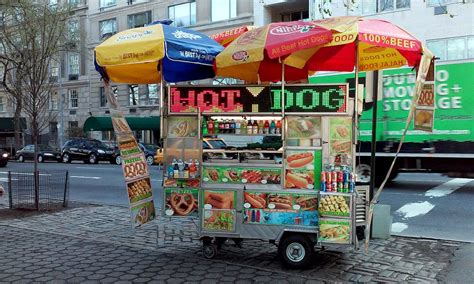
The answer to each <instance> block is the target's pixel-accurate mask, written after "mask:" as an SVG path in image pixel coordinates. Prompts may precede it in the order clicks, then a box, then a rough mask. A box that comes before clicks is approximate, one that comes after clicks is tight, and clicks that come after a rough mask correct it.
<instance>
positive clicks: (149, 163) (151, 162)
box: [146, 156, 155, 166]
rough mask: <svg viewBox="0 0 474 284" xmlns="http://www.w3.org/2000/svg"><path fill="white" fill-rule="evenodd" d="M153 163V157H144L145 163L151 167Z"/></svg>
mask: <svg viewBox="0 0 474 284" xmlns="http://www.w3.org/2000/svg"><path fill="white" fill-rule="evenodd" d="M154 162H155V158H154V157H153V156H148V157H146V163H147V164H148V165H149V166H151V165H153V163H154Z"/></svg>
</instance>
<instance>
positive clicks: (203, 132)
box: [202, 119, 208, 135]
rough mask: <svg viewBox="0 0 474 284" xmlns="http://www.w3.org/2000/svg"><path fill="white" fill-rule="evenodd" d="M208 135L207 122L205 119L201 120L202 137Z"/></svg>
mask: <svg viewBox="0 0 474 284" xmlns="http://www.w3.org/2000/svg"><path fill="white" fill-rule="evenodd" d="M206 134H208V130H207V122H206V120H205V119H203V120H202V135H206Z"/></svg>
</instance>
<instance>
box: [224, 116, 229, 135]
mask: <svg viewBox="0 0 474 284" xmlns="http://www.w3.org/2000/svg"><path fill="white" fill-rule="evenodd" d="M229 129H230V125H229V121H228V120H227V119H226V120H224V133H230V131H229Z"/></svg>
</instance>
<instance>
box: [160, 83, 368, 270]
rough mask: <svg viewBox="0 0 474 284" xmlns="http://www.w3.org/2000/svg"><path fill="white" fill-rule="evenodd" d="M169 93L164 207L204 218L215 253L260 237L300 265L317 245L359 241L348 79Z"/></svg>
mask: <svg viewBox="0 0 474 284" xmlns="http://www.w3.org/2000/svg"><path fill="white" fill-rule="evenodd" d="M165 103H166V104H167V108H164V113H163V118H164V131H163V133H164V137H163V138H164V179H163V191H164V202H163V206H164V208H163V210H162V212H163V214H164V216H168V217H170V218H182V217H191V218H196V219H198V220H199V221H198V223H199V235H200V237H201V240H202V242H203V254H204V256H205V257H207V258H213V257H214V256H215V255H216V254H217V252H218V249H219V248H220V246H221V245H222V244H223V243H224V242H225V240H227V239H232V240H234V241H235V242H236V243H237V244H240V242H241V240H243V239H260V240H268V241H270V242H272V243H275V244H278V251H279V255H280V257H281V259H282V261H283V262H284V264H286V265H287V266H289V267H293V268H296V267H303V266H305V265H307V264H308V263H309V261H310V260H311V255H312V254H313V249H314V247H315V245H317V246H328V245H331V244H337V245H352V246H356V245H357V237H356V226H357V225H358V222H360V221H361V220H360V218H359V217H360V215H358V213H357V208H359V207H360V206H359V205H360V204H359V203H357V201H361V200H359V199H358V198H356V196H357V195H358V194H357V193H356V190H355V182H354V180H355V179H354V173H353V168H354V154H355V146H354V141H355V134H354V133H353V132H354V131H353V116H352V114H353V109H354V107H353V99H349V96H348V85H347V84H332V85H285V88H284V91H283V89H282V88H281V86H280V85H267V86H260V85H232V86H192V85H186V86H184V85H183V86H181V85H172V86H169V87H168V92H167V95H166V97H165ZM283 106H285V107H283ZM363 201H364V200H362V202H363ZM365 212H366V207H365V204H363V203H362V214H363V215H364V214H365ZM358 218H359V219H358Z"/></svg>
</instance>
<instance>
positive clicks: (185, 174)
mask: <svg viewBox="0 0 474 284" xmlns="http://www.w3.org/2000/svg"><path fill="white" fill-rule="evenodd" d="M183 178H189V165H188V163H186V162H185V163H184V169H183Z"/></svg>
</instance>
